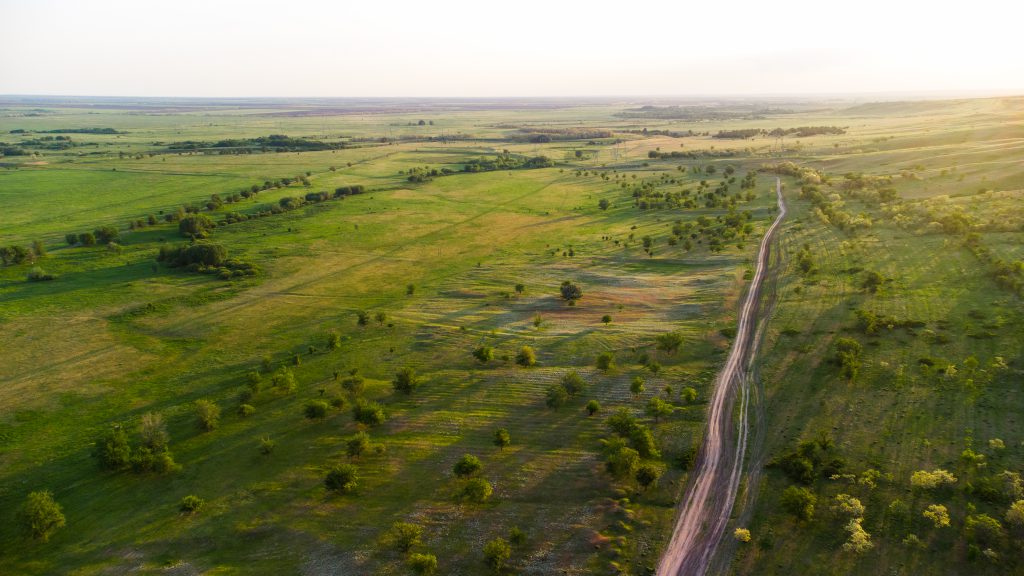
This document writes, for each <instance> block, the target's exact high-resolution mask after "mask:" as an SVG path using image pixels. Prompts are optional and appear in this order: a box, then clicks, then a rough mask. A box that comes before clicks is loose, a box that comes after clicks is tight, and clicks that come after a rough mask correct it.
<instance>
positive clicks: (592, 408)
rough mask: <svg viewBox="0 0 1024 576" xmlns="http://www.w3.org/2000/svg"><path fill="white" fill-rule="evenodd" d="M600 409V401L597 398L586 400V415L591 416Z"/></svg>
mask: <svg viewBox="0 0 1024 576" xmlns="http://www.w3.org/2000/svg"><path fill="white" fill-rule="evenodd" d="M600 411H601V403H600V402H598V401H597V400H591V401H590V402H587V415H588V416H593V415H594V414H597V413H598V412H600Z"/></svg>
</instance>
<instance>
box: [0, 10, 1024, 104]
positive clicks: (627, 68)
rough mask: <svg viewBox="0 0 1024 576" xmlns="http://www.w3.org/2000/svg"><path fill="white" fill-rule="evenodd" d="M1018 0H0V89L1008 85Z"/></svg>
mask: <svg viewBox="0 0 1024 576" xmlns="http://www.w3.org/2000/svg"><path fill="white" fill-rule="evenodd" d="M1021 6H1022V4H1021V2H1020V1H1019V0H1002V1H993V0H974V1H972V2H947V1H942V0H935V1H930V2H926V1H909V0H906V1H904V0H887V1H876V0H851V1H845V2H838V1H831V0H816V1H807V2H803V1H787V0H780V1H774V2H770V1H767V0H763V1H757V2H748V1H731V2H730V1H721V0H719V1H710V0H705V1H700V2H690V1H687V0H675V1H672V2H660V1H652V0H641V1H624V0H619V1H617V2H608V3H606V2H600V1H593V0H592V1H588V2H575V1H573V2H567V1H561V0H546V1H533V0H526V1H505V2H493V1H486V0H479V1H475V2H469V1H467V2H462V1H434V2H431V1H428V0H422V1H419V2H398V1H391V0H376V1H360V2H346V1H334V2H326V1H325V2H313V1H307V0H287V1H286V0H277V1H274V2H264V1H260V0H247V1H233V0H232V1H221V0H203V1H193V0H165V1H161V2H155V1H146V0H130V1H129V0H123V1H122V0H93V1H62V0H24V1H18V0H0V44H2V46H3V49H2V50H0V94H76V95H131V96H578V95H692V94H697V95H704V94H772V93H782V94H794V93H839V92H893V91H950V90H952V91H979V92H982V91H999V92H1020V93H1024V41H1022V40H1021V37H1020V33H1021V32H1020V27H1021V25H1022V22H1024V18H1022V16H1024V7H1021Z"/></svg>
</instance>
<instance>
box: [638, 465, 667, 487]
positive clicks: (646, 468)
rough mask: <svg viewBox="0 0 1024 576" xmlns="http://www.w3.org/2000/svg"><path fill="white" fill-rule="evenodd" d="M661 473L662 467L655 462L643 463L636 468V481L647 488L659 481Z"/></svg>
mask: <svg viewBox="0 0 1024 576" xmlns="http://www.w3.org/2000/svg"><path fill="white" fill-rule="evenodd" d="M661 473H662V470H661V468H659V467H657V466H655V465H653V464H641V465H640V467H639V468H637V469H636V483H637V484H639V485H640V487H641V488H643V489H644V490H646V489H647V488H649V487H651V486H652V485H654V484H656V483H657V482H658V479H659V478H661Z"/></svg>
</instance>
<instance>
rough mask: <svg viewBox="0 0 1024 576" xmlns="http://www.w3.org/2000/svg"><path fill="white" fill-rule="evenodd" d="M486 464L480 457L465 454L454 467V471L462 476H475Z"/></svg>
mask: <svg viewBox="0 0 1024 576" xmlns="http://www.w3.org/2000/svg"><path fill="white" fill-rule="evenodd" d="M483 468H484V466H483V464H481V463H480V459H479V458H477V457H476V456H473V455H472V454H464V455H463V456H462V458H459V461H458V462H456V463H455V466H453V467H452V472H454V473H455V475H456V476H458V477H460V478H469V477H470V476H475V475H477V474H479V473H480V471H481V470H483Z"/></svg>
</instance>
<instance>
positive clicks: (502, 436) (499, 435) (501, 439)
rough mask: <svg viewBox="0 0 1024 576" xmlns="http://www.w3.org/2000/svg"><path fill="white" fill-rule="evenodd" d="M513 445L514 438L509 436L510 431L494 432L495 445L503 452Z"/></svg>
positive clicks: (502, 429) (499, 430) (498, 430)
mask: <svg viewBox="0 0 1024 576" xmlns="http://www.w3.org/2000/svg"><path fill="white" fill-rule="evenodd" d="M511 443H512V436H511V435H509V433H508V430H506V429H504V428H498V429H497V430H495V431H494V445H495V446H497V447H498V448H501V449H502V450H504V449H505V447H506V446H508V445H509V444H511Z"/></svg>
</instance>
